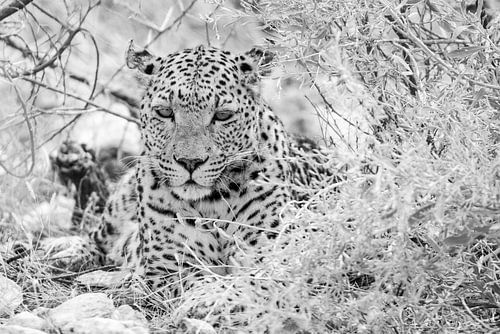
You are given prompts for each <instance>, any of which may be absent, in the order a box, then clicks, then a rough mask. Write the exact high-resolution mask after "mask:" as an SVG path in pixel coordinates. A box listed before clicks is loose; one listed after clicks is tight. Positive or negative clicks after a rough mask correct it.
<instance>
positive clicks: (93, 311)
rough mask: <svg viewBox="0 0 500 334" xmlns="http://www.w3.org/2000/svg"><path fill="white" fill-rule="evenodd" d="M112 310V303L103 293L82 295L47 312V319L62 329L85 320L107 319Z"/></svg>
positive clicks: (113, 308)
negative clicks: (94, 318)
mask: <svg viewBox="0 0 500 334" xmlns="http://www.w3.org/2000/svg"><path fill="white" fill-rule="evenodd" d="M114 310H115V307H114V306H113V301H112V300H111V299H109V298H108V297H107V296H106V295H105V294H104V293H84V294H81V295H79V296H76V297H75V298H72V299H70V300H67V301H65V302H64V303H62V304H61V305H59V306H57V307H55V308H53V309H51V310H50V311H48V319H49V321H50V322H51V323H52V324H53V325H54V326H55V327H61V328H62V327H64V326H66V325H68V324H69V323H74V322H76V321H79V320H81V319H85V318H93V317H109V316H111V314H112V313H113V312H114Z"/></svg>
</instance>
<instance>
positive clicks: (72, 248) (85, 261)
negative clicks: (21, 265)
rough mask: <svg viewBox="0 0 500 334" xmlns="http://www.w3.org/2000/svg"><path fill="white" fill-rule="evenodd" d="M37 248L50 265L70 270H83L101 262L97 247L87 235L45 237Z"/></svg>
mask: <svg viewBox="0 0 500 334" xmlns="http://www.w3.org/2000/svg"><path fill="white" fill-rule="evenodd" d="M39 249H41V250H42V251H43V254H44V258H46V259H48V260H49V261H50V262H51V264H52V265H54V266H56V267H58V268H64V269H67V270H72V271H80V270H85V269H87V268H92V267H95V266H97V265H99V264H100V263H102V254H101V252H100V250H99V249H98V247H97V246H96V245H95V244H94V243H93V242H91V240H90V239H89V238H87V237H81V236H67V237H57V238H47V239H44V240H42V241H41V242H40V246H39Z"/></svg>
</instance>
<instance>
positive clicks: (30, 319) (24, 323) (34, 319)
mask: <svg viewBox="0 0 500 334" xmlns="http://www.w3.org/2000/svg"><path fill="white" fill-rule="evenodd" d="M7 325H13V326H21V327H27V328H32V329H38V330H40V331H43V330H45V329H46V328H48V323H47V321H46V320H45V319H42V318H40V317H39V316H36V315H34V314H33V313H30V312H21V313H18V314H16V315H14V316H13V317H12V318H10V319H9V320H8V321H7Z"/></svg>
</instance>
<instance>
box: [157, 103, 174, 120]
mask: <svg viewBox="0 0 500 334" xmlns="http://www.w3.org/2000/svg"><path fill="white" fill-rule="evenodd" d="M152 109H153V111H154V112H155V113H156V115H158V116H159V117H161V118H173V117H174V110H173V109H172V108H170V107H167V106H154V107H153V108H152Z"/></svg>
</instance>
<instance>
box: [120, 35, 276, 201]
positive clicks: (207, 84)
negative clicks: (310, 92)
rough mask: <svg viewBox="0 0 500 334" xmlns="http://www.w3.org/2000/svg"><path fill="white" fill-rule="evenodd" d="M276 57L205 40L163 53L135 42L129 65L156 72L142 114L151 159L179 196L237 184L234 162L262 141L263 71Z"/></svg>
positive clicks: (199, 195) (237, 166)
mask: <svg viewBox="0 0 500 334" xmlns="http://www.w3.org/2000/svg"><path fill="white" fill-rule="evenodd" d="M272 58H273V57H272V55H271V54H270V53H267V52H263V51H261V50H258V49H252V50H250V51H249V52H246V53H244V54H239V55H237V54H233V53H231V52H228V51H223V50H219V49H217V48H213V47H204V46H199V47H196V48H193V49H186V50H183V51H181V52H177V53H173V54H169V55H167V56H161V57H157V56H153V55H152V54H150V53H149V52H148V51H146V50H140V51H136V50H135V49H134V47H133V44H132V43H131V45H130V47H129V50H128V52H127V65H128V66H129V67H130V68H136V69H138V70H139V71H140V72H142V73H143V74H144V75H146V76H147V77H148V79H149V80H148V81H149V84H148V87H147V89H146V93H145V95H144V97H143V99H142V102H141V116H140V118H141V133H142V141H143V146H144V153H145V158H146V159H144V160H145V161H146V163H147V164H148V167H149V168H151V169H152V170H154V172H155V173H156V174H158V175H159V178H160V179H161V181H162V183H163V184H164V185H165V186H167V187H169V188H170V189H171V190H172V192H173V193H175V194H176V195H177V196H179V197H180V198H183V199H185V200H199V199H202V198H205V197H207V196H211V194H213V193H214V191H221V190H224V189H225V188H228V187H229V186H230V185H231V184H233V187H234V183H233V180H232V175H234V170H235V169H241V168H242V165H245V163H246V162H247V161H249V159H251V157H252V156H253V155H254V154H255V153H256V151H257V150H258V147H259V140H261V138H260V136H259V133H260V129H259V126H260V122H259V110H260V108H261V104H262V101H261V100H260V96H259V94H258V86H259V78H260V77H261V76H262V75H264V74H266V73H268V72H269V71H268V67H267V66H266V65H268V64H269V62H270V61H271V60H272Z"/></svg>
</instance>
